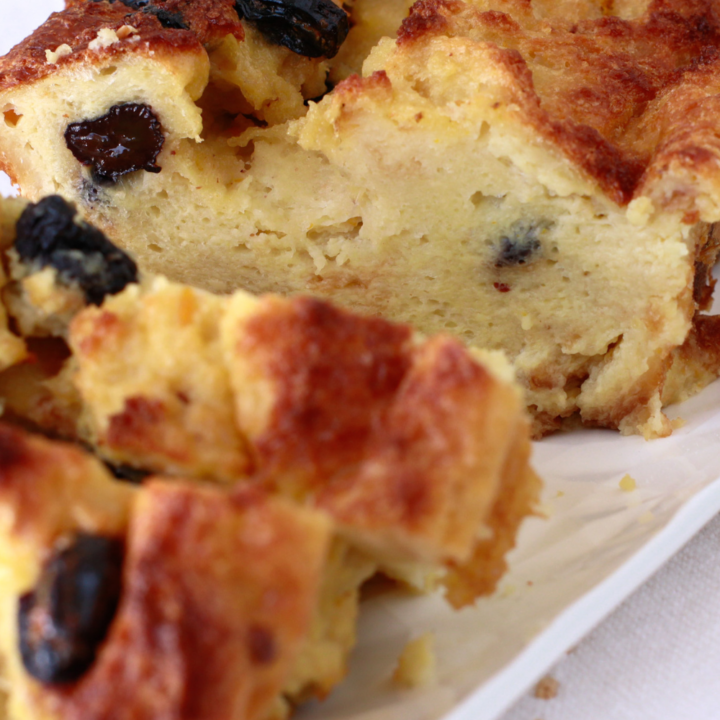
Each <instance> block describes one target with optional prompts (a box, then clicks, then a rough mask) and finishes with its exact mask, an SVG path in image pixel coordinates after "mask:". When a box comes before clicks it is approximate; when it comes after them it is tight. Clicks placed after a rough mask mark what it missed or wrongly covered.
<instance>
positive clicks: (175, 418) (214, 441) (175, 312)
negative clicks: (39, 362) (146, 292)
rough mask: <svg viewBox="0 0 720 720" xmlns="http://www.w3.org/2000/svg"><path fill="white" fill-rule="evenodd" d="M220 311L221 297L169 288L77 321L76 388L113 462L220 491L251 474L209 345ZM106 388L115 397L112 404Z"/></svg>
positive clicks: (89, 311) (111, 304)
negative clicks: (214, 484)
mask: <svg viewBox="0 0 720 720" xmlns="http://www.w3.org/2000/svg"><path fill="white" fill-rule="evenodd" d="M221 307H222V301H221V300H219V299H218V298H213V297H211V296H208V295H206V294H203V293H200V292H197V291H194V290H192V289H191V288H187V287H181V286H176V287H174V288H170V289H167V290H166V291H165V292H164V293H163V292H160V293H158V294H157V295H152V296H151V297H149V298H146V300H145V301H144V302H142V303H136V302H134V301H133V296H132V294H131V293H130V294H127V295H123V296H121V297H119V298H117V299H116V298H113V299H110V300H109V301H108V302H107V303H106V304H105V305H104V306H103V307H102V308H96V307H89V308H86V309H85V310H84V311H83V312H81V313H80V314H78V315H77V316H76V317H75V318H74V320H73V322H72V325H71V329H70V335H71V344H72V346H73V352H74V357H75V360H76V361H77V364H78V369H79V372H78V375H77V379H76V384H77V386H78V388H79V391H80V393H81V394H82V395H83V397H84V400H85V402H86V403H87V404H88V405H89V407H90V409H91V415H93V416H94V419H95V423H94V425H95V427H94V428H93V437H92V440H93V442H95V443H97V444H98V445H99V446H100V447H101V448H102V449H103V452H105V453H106V454H107V456H108V457H109V458H110V459H113V460H115V461H118V462H125V463H131V464H133V465H140V466H141V467H144V468H146V469H152V470H155V471H157V472H163V473H172V474H180V475H183V474H189V475H193V476H202V477H208V476H210V477H214V478H215V479H223V480H225V481H227V482H234V481H236V480H237V479H239V478H241V477H243V476H246V475H247V474H248V472H249V471H250V469H251V467H250V461H249V458H248V456H247V453H246V451H245V446H244V442H243V439H242V437H241V433H239V432H238V430H237V428H236V426H235V422H234V417H233V404H232V398H231V393H230V388H229V386H228V380H227V373H226V371H225V368H224V366H223V364H222V361H221V359H220V358H219V357H218V351H217V349H216V348H215V347H214V345H213V341H212V338H213V337H217V334H218V330H217V321H218V315H219V314H221V312H222V310H221ZM169 358H172V361H169ZM139 367H142V369H143V371H142V372H138V368H139ZM110 378H112V380H111V379H110ZM110 386H113V387H115V388H116V389H118V392H119V394H118V395H117V396H116V397H114V398H112V399H108V396H109V393H108V391H109V390H111V387H110ZM103 403H104V404H103ZM101 406H102V409H101Z"/></svg>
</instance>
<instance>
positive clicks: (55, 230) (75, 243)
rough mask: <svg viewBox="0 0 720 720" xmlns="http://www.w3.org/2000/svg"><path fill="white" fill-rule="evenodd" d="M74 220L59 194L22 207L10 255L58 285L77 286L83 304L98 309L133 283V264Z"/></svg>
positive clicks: (98, 234)
mask: <svg viewBox="0 0 720 720" xmlns="http://www.w3.org/2000/svg"><path fill="white" fill-rule="evenodd" d="M76 215H77V212H76V210H75V208H74V207H73V206H72V205H70V204H69V203H67V202H66V201H65V200H63V199H62V198H61V197H60V196H59V195H50V196H49V197H46V198H43V199H42V200H41V201H40V202H38V203H36V204H34V205H33V204H30V205H28V206H27V207H26V208H25V210H23V212H22V215H20V219H19V220H18V222H17V225H16V228H15V232H16V238H15V250H16V251H17V253H18V255H19V256H20V259H21V260H23V261H24V262H26V263H32V264H38V265H39V266H40V267H46V266H48V265H49V266H50V267H53V268H55V269H56V270H57V271H58V276H59V279H60V280H61V281H62V282H66V283H77V284H78V285H79V286H80V288H81V289H82V291H83V293H84V294H85V299H86V300H87V302H88V303H91V304H93V305H100V304H101V303H102V301H103V298H104V297H105V296H106V295H114V294H115V293H118V292H120V291H121V290H122V289H123V288H124V287H125V286H126V285H127V284H128V283H133V282H137V276H138V270H137V265H136V264H135V263H134V262H133V260H132V259H131V258H130V257H129V256H128V255H126V254H125V253H124V252H123V251H122V250H120V249H119V248H117V247H115V245H113V244H112V243H111V242H110V241H109V240H108V239H107V238H106V237H105V235H103V233H101V232H100V230H98V229H97V228H94V227H93V226H92V225H88V224H87V223H86V222H83V221H82V220H80V219H79V218H76Z"/></svg>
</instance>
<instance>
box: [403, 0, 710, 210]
mask: <svg viewBox="0 0 720 720" xmlns="http://www.w3.org/2000/svg"><path fill="white" fill-rule="evenodd" d="M498 5H502V6H503V9H504V10H505V12H500V11H498V10H486V11H482V9H481V8H478V7H473V6H471V5H469V4H465V3H462V2H460V0H420V1H419V2H418V3H416V5H415V6H414V7H413V11H412V13H411V15H410V17H409V18H408V19H407V20H405V22H404V24H403V27H402V28H401V30H400V33H399V36H398V38H399V39H398V43H399V46H400V47H401V48H402V47H409V46H412V45H413V44H415V43H419V42H428V41H430V40H431V39H432V38H433V37H436V36H439V35H449V36H451V37H453V36H460V37H468V38H471V39H472V40H477V41H483V42H487V43H491V44H493V45H495V46H496V49H497V52H496V56H495V63H496V65H497V66H498V67H501V68H504V69H505V71H507V72H508V73H509V74H510V75H511V76H512V77H513V85H514V88H513V95H514V97H513V101H514V102H516V103H517V104H518V105H519V107H520V108H521V111H522V113H523V115H524V117H525V121H526V122H528V123H530V124H531V125H532V126H533V127H534V128H535V130H536V131H537V132H539V133H540V134H541V135H542V136H543V137H544V138H545V139H546V140H547V141H549V142H551V143H553V144H554V145H556V146H557V147H559V148H560V149H561V151H562V152H563V153H564V154H565V155H566V156H567V157H568V158H569V159H570V160H571V161H572V162H573V163H574V164H576V165H577V166H578V167H581V168H582V169H583V170H584V171H585V172H586V173H587V174H588V175H589V176H591V177H592V178H594V179H595V180H596V181H597V183H598V184H599V185H600V187H601V188H602V189H603V190H604V191H605V192H606V193H607V194H608V195H609V196H610V197H611V198H612V199H613V200H615V201H616V202H618V203H621V204H624V203H627V202H629V201H630V200H631V199H632V198H633V196H635V195H636V194H637V192H638V190H639V188H641V187H642V188H643V189H644V190H645V191H647V192H649V191H650V190H651V189H652V186H653V184H654V183H657V182H658V181H659V180H660V179H661V178H662V177H663V175H664V174H665V173H666V172H667V171H668V170H669V169H670V168H671V166H672V165H673V164H674V163H678V164H680V165H681V166H682V167H684V168H687V167H688V166H689V167H691V168H693V169H694V170H695V171H697V172H700V173H702V172H703V171H706V172H709V170H710V169H711V167H712V166H713V165H714V163H716V162H717V158H718V157H720V146H719V145H718V143H717V141H716V138H717V131H716V128H717V120H716V118H717V116H718V115H717V110H716V108H715V105H716V101H715V100H714V99H713V97H711V96H713V95H714V94H715V92H717V89H716V88H715V86H716V85H717V84H718V80H717V78H718V70H717V63H718V60H717V57H718V47H719V46H720V15H719V14H718V12H717V8H716V5H715V3H713V2H712V1H711V0H684V1H683V2H669V1H668V0H655V1H654V2H652V3H651V4H650V6H649V8H648V10H647V12H646V13H645V14H644V15H643V16H641V17H640V18H638V19H636V20H623V19H621V18H619V17H602V18H596V19H592V20H583V21H580V22H569V21H565V22H564V21H563V20H562V19H558V18H554V19H553V20H552V22H547V21H543V20H539V19H538V18H537V17H536V16H535V14H534V13H533V8H532V6H531V3H529V2H525V1H523V0H515V1H507V2H504V3H498ZM708 81H710V82H708ZM678 88H680V89H681V90H680V91H678ZM680 194H682V193H680ZM676 205H678V206H682V205H681V204H680V201H679V200H677V199H676Z"/></svg>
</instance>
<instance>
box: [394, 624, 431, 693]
mask: <svg viewBox="0 0 720 720" xmlns="http://www.w3.org/2000/svg"><path fill="white" fill-rule="evenodd" d="M392 679H393V682H394V683H395V684H396V685H399V686H401V687H405V688H417V687H424V686H426V685H429V684H430V683H431V682H432V681H433V680H434V679H435V648H434V638H433V634H432V633H431V632H427V633H424V634H423V635H420V637H417V638H415V639H414V640H410V642H408V643H407V645H405V647H404V648H403V651H402V652H401V653H400V657H399V658H398V664H397V667H396V668H395V672H394V673H393V677H392Z"/></svg>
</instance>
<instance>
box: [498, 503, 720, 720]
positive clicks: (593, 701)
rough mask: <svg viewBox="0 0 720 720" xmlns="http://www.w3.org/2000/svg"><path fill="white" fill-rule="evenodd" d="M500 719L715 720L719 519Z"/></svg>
mask: <svg viewBox="0 0 720 720" xmlns="http://www.w3.org/2000/svg"><path fill="white" fill-rule="evenodd" d="M548 674H549V675H550V676H552V677H553V678H554V679H555V680H557V681H558V682H559V687H558V689H557V695H556V696H555V697H554V698H553V699H550V700H542V699H537V698H535V697H534V693H533V691H531V692H529V693H528V694H527V695H526V696H525V697H523V698H522V699H521V700H520V701H519V702H518V703H517V704H516V705H515V706H514V707H513V708H512V709H511V710H510V711H509V712H508V713H506V714H505V715H504V716H503V717H502V720H718V718H720V516H718V517H716V518H715V519H714V520H713V521H712V522H710V523H709V524H708V526H707V527H706V528H705V529H704V530H703V531H702V532H701V533H700V534H699V535H698V536H696V537H695V538H694V539H693V540H692V541H691V542H690V543H689V544H688V545H687V546H686V547H685V548H684V549H683V550H682V551H681V552H680V553H678V555H676V556H675V557H674V558H673V559H672V560H671V561H670V562H669V563H668V564H667V565H666V566H665V567H663V568H662V569H661V570H660V571H659V572H658V573H657V574H656V575H655V576H654V577H653V578H652V579H651V580H649V581H648V582H647V583H646V584H645V585H643V586H642V587H641V588H640V589H639V590H638V591H637V592H636V593H635V594H634V595H632V596H631V597H630V598H629V599H628V600H627V601H626V602H625V603H623V605H621V606H620V607H619V608H618V609H617V610H616V611H615V612H614V613H613V614H612V615H611V616H610V617H609V618H608V619H607V620H606V621H605V622H603V623H602V625H600V626H599V627H598V628H597V629H596V630H595V631H594V632H593V633H591V634H590V635H589V636H588V637H587V638H585V640H583V642H581V643H580V644H579V645H578V646H577V647H576V648H575V649H574V650H572V651H571V652H570V653H568V655H567V656H566V657H565V658H564V659H563V660H562V661H561V662H560V663H558V664H557V665H556V666H555V667H554V668H552V669H551V670H550V671H549V673H548Z"/></svg>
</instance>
